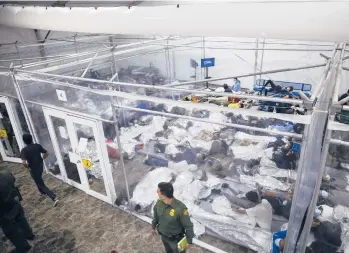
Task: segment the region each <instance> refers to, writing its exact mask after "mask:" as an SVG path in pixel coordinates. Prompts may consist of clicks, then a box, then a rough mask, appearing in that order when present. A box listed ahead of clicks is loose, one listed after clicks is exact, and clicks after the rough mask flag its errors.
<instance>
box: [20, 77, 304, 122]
mask: <svg viewBox="0 0 349 253" xmlns="http://www.w3.org/2000/svg"><path fill="white" fill-rule="evenodd" d="M16 78H17V80H21V79H22V80H23V79H24V80H26V79H28V80H32V81H33V84H35V83H38V82H39V83H40V82H42V83H51V84H54V85H58V86H63V87H68V88H72V89H77V90H83V91H87V92H91V93H95V94H99V95H102V96H114V97H116V98H119V99H131V100H135V101H137V100H142V101H149V102H153V103H157V104H161V103H162V104H166V105H171V106H179V107H185V108H191V109H201V110H208V111H210V112H226V113H229V112H230V113H234V114H238V115H245V116H252V117H257V118H275V119H280V120H284V121H291V122H296V123H300V124H309V123H310V115H293V114H282V113H271V112H262V111H253V110H249V109H243V108H239V109H235V108H229V107H220V106H216V105H212V104H200V103H192V102H183V101H176V100H170V99H166V98H159V97H152V96H144V95H138V94H134V93H125V92H120V91H114V90H98V89H91V88H89V87H88V88H87V87H82V86H78V85H74V84H70V83H62V82H58V81H55V80H47V79H46V80H43V79H38V78H35V77H31V76H23V77H22V76H21V75H17V76H16ZM34 82H35V83H34Z"/></svg>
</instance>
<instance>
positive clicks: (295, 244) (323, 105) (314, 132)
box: [284, 45, 340, 253]
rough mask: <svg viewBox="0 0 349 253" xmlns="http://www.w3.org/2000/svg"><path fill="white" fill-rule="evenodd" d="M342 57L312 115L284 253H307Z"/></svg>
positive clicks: (334, 68) (327, 81)
mask: <svg viewBox="0 0 349 253" xmlns="http://www.w3.org/2000/svg"><path fill="white" fill-rule="evenodd" d="M337 46H338V45H336V47H337ZM339 56H340V55H339V54H338V52H337V53H336V54H335V57H334V59H333V61H334V64H332V67H331V70H330V73H329V77H328V78H327V79H326V80H324V82H325V83H324V84H321V85H324V87H326V88H327V89H328V90H327V92H323V93H322V94H321V96H320V97H319V100H318V102H317V103H316V105H315V107H314V110H313V113H312V117H311V122H310V124H309V128H308V130H307V131H308V133H306V134H307V136H308V137H309V139H307V141H306V143H305V147H304V148H305V150H304V152H302V155H301V158H300V165H299V168H298V173H297V183H296V188H295V190H294V196H293V199H292V207H291V214H290V219H289V223H288V230H287V237H286V242H285V249H284V252H287V253H293V252H297V253H302V252H303V251H301V250H304V249H305V245H304V244H305V240H304V238H305V237H306V236H307V235H303V233H309V231H310V227H311V222H312V220H313V215H314V210H315V205H316V201H317V198H318V188H320V185H321V180H322V171H321V170H319V168H320V167H321V165H322V162H323V157H322V155H323V148H322V147H323V145H324V143H323V133H324V130H325V129H326V126H327V120H328V109H329V106H330V103H331V99H332V95H333V90H334V85H335V82H336V79H337V73H338V66H339V58H340V57H339ZM310 133H311V134H310ZM308 134H309V135H308ZM325 148H326V147H325ZM304 236H305V237H304Z"/></svg>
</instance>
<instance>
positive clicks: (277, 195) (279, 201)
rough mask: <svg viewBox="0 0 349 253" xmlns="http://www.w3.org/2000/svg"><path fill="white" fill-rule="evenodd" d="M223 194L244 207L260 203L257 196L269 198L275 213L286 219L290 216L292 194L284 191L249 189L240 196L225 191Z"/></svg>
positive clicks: (230, 200)
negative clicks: (243, 195)
mask: <svg viewBox="0 0 349 253" xmlns="http://www.w3.org/2000/svg"><path fill="white" fill-rule="evenodd" d="M223 195H224V196H225V197H226V198H227V199H228V200H229V202H230V203H231V204H232V205H234V206H239V207H242V208H244V209H249V208H252V207H254V206H256V204H257V203H258V201H256V200H255V199H256V196H257V198H258V199H265V200H267V201H268V202H269V203H270V205H271V206H272V212H273V214H276V215H280V216H282V217H284V218H286V219H288V218H289V216H290V210H291V205H292V201H291V195H290V194H289V193H283V192H272V191H261V190H260V191H259V193H258V192H256V191H249V192H247V193H246V195H245V197H242V198H239V197H236V196H232V195H230V194H227V193H223Z"/></svg>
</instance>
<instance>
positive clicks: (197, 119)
mask: <svg viewBox="0 0 349 253" xmlns="http://www.w3.org/2000/svg"><path fill="white" fill-rule="evenodd" d="M113 106H114V107H117V108H124V109H127V110H131V111H137V112H146V113H150V114H155V115H160V116H165V117H170V118H179V119H187V120H191V121H200V122H204V123H208V124H217V125H222V126H227V127H232V128H237V129H244V130H250V131H256V132H260V133H267V134H272V135H280V136H288V137H293V138H296V139H302V137H303V135H301V134H296V133H288V132H281V131H275V130H271V129H264V128H259V127H251V126H245V125H238V124H233V123H225V122H221V121H214V120H207V119H202V118H195V117H190V116H185V115H178V114H173V113H167V112H166V113H165V112H158V111H152V110H146V109H139V108H134V107H129V106H123V105H113Z"/></svg>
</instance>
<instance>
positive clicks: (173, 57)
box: [172, 50, 177, 80]
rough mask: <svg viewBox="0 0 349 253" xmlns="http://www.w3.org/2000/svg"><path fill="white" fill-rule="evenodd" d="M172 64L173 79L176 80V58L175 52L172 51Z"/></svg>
mask: <svg viewBox="0 0 349 253" xmlns="http://www.w3.org/2000/svg"><path fill="white" fill-rule="evenodd" d="M172 62H173V64H172V65H173V79H174V80H176V79H177V76H176V56H175V51H174V50H173V51H172Z"/></svg>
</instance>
